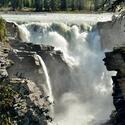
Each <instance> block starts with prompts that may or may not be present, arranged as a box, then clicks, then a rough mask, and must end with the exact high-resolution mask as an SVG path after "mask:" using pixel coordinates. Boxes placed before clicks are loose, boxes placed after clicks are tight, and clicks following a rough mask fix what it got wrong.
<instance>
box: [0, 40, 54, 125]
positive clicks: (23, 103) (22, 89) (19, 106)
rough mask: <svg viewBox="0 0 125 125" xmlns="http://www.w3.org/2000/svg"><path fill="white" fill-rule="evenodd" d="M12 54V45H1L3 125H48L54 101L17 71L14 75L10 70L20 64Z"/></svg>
mask: <svg viewBox="0 0 125 125" xmlns="http://www.w3.org/2000/svg"><path fill="white" fill-rule="evenodd" d="M12 51H14V49H12V48H10V45H8V44H6V45H5V44H2V43H1V42H0V124H12V125H18V124H20V125H47V124H48V122H51V121H52V118H51V117H50V111H51V106H50V105H51V102H50V101H49V100H48V97H47V96H46V95H45V92H44V89H43V88H42V89H41V88H39V86H37V84H36V83H35V82H33V81H32V79H28V78H27V77H23V76H21V74H19V73H17V71H16V70H15V71H13V73H14V74H15V75H10V72H9V69H11V68H12V67H13V66H14V65H16V64H15V62H14V61H17V62H18V60H14V59H12V60H11V59H10V58H9V55H11V54H12ZM23 54H24V55H25V56H27V53H26V54H25V53H23ZM31 55H33V54H30V53H29V54H28V56H31ZM28 56H27V57H28ZM27 60H28V58H27ZM29 61H30V60H29ZM32 76H33V74H32Z"/></svg>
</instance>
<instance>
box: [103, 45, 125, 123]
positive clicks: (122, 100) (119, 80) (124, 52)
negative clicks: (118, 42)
mask: <svg viewBox="0 0 125 125" xmlns="http://www.w3.org/2000/svg"><path fill="white" fill-rule="evenodd" d="M105 55H106V58H105V59H104V62H105V65H106V67H107V70H108V71H117V75H116V76H113V77H112V80H113V94H112V96H113V103H114V106H115V108H116V110H115V111H113V113H112V114H111V121H110V123H112V125H125V47H118V48H114V50H113V52H107V53H106V54H105Z"/></svg>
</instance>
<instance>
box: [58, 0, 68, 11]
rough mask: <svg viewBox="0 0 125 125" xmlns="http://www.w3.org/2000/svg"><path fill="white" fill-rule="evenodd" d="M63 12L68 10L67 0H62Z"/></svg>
mask: <svg viewBox="0 0 125 125" xmlns="http://www.w3.org/2000/svg"><path fill="white" fill-rule="evenodd" d="M60 8H61V10H63V11H64V10H67V1H66V0H61V6H60Z"/></svg>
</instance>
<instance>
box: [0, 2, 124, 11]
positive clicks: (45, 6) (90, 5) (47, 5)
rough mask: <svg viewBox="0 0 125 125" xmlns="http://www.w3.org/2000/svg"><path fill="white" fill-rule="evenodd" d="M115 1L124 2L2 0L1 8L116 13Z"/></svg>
mask: <svg viewBox="0 0 125 125" xmlns="http://www.w3.org/2000/svg"><path fill="white" fill-rule="evenodd" d="M114 1H115V2H116V3H117V4H121V3H124V0H0V8H8V9H10V10H12V11H15V10H25V9H28V10H30V11H38V12H39V11H41V12H42V11H50V12H51V11H85V10H87V11H107V10H108V9H109V8H110V9H111V11H114V9H113V8H111V7H115V5H114Z"/></svg>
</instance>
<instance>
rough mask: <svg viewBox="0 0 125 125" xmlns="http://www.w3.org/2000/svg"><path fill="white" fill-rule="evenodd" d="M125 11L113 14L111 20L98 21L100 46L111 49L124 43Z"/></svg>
mask: <svg viewBox="0 0 125 125" xmlns="http://www.w3.org/2000/svg"><path fill="white" fill-rule="evenodd" d="M124 13H125V12H122V13H121V14H119V15H118V16H115V15H114V16H113V17H112V20H111V21H108V22H98V24H97V26H98V29H99V32H100V36H101V43H102V48H104V49H109V50H111V49H112V48H113V47H115V46H119V45H123V44H124V43H125V41H124V40H125V16H124V15H125V14H124Z"/></svg>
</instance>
